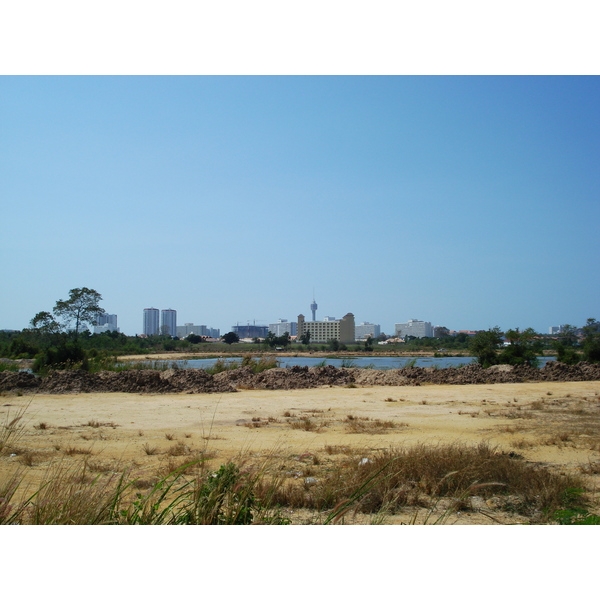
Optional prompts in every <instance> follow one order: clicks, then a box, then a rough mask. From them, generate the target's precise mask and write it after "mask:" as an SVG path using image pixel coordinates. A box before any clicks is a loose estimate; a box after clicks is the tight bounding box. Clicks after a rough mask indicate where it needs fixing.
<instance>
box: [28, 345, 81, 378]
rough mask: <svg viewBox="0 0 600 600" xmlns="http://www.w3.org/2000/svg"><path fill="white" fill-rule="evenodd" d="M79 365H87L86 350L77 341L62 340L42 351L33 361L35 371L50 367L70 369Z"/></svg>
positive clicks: (39, 371) (42, 370)
mask: <svg viewBox="0 0 600 600" xmlns="http://www.w3.org/2000/svg"><path fill="white" fill-rule="evenodd" d="M75 365H78V366H79V367H80V368H86V367H87V357H86V354H85V350H84V349H83V348H82V347H81V346H80V345H79V343H77V342H65V341H63V342H61V343H60V344H59V345H56V346H50V347H49V348H46V349H45V350H43V351H42V352H40V353H39V354H38V355H37V356H36V359H35V361H34V363H33V367H32V369H33V372H34V373H41V372H44V371H47V370H49V369H61V368H62V369H69V368H73V367H74V366H75Z"/></svg>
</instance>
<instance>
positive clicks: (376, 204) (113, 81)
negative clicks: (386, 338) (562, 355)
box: [0, 76, 600, 335]
mask: <svg viewBox="0 0 600 600" xmlns="http://www.w3.org/2000/svg"><path fill="white" fill-rule="evenodd" d="M598 106H600V79H598V77H596V76H569V77H562V76H554V77H540V76H536V77H533V76H522V77H511V76H508V77H506V76H485V77H480V76H471V77H460V76H458V77H444V76H422V77H411V76H353V77H345V76H324V77H313V76H305V77H285V76H267V77H254V76H251V77H238V76H225V77H211V76H191V77H178V76H168V77H159V76H155V77H6V76H4V77H0V125H1V130H2V144H1V145H0V152H1V156H2V167H1V169H2V177H1V178H0V195H1V197H2V199H3V200H2V204H3V209H2V217H3V218H2V223H3V232H2V241H1V242H0V248H1V249H2V250H1V255H2V258H3V278H2V279H3V283H4V285H3V286H2V289H1V291H0V309H1V318H0V329H23V328H25V327H27V326H28V325H29V321H30V319H31V318H32V317H33V316H34V315H35V314H36V313H37V312H39V311H42V310H48V311H50V310H52V308H53V306H54V304H55V302H56V301H57V300H59V299H65V298H66V297H67V296H68V292H69V290H70V289H72V288H77V287H90V288H94V289H96V290H97V291H98V292H99V293H100V294H102V296H103V302H102V303H101V305H102V307H103V308H105V310H106V311H107V312H108V313H115V314H117V315H118V324H119V328H120V329H121V331H122V332H124V333H126V334H128V335H133V334H135V333H141V332H142V313H143V309H144V308H149V307H155V308H158V309H166V308H172V309H175V310H176V311H177V323H178V324H179V325H182V324H184V323H186V322H193V323H194V324H197V325H200V324H203V325H207V326H209V327H214V328H219V329H220V330H221V334H223V333H225V332H227V331H229V330H230V329H231V326H232V325H234V324H236V323H238V322H239V323H240V324H246V323H247V322H253V321H256V322H257V323H260V324H265V325H266V324H269V323H274V322H276V321H277V320H278V319H279V318H284V319H288V320H289V321H293V320H295V319H296V317H297V315H298V314H299V313H302V314H304V315H310V308H309V307H310V303H311V302H312V299H313V290H314V294H315V299H316V301H317V303H318V305H319V308H318V311H317V318H318V319H322V318H323V317H324V316H334V317H336V318H341V317H342V316H343V315H345V314H346V313H348V312H352V313H353V314H354V316H355V320H356V323H357V324H358V323H361V322H363V321H368V322H371V323H376V324H379V325H380V326H381V329H382V331H384V332H385V333H387V334H388V335H390V334H392V333H393V327H394V324H395V323H399V322H406V321H407V320H408V319H418V320H423V321H430V322H431V323H432V324H433V325H440V326H445V327H448V328H449V329H451V330H461V329H488V328H490V327H493V326H496V325H497V326H499V327H500V328H502V329H503V330H506V329H509V328H515V327H520V328H521V329H523V328H526V327H533V328H534V329H535V330H536V331H538V332H540V333H547V331H548V328H549V327H550V326H558V325H561V324H565V323H569V324H572V325H575V326H578V327H580V326H582V325H584V324H585V321H586V319H587V318H589V317H595V318H600V311H598V310H597V306H598V302H597V299H598V297H599V295H600V294H599V292H600V284H599V282H598V276H597V274H598V266H599V265H598V254H599V253H598V241H597V227H598V221H599V217H600V210H599V206H600V202H599V199H600V194H599V192H600V185H599V184H600V173H599V169H598V164H600V135H599V134H600V112H599V111H598Z"/></svg>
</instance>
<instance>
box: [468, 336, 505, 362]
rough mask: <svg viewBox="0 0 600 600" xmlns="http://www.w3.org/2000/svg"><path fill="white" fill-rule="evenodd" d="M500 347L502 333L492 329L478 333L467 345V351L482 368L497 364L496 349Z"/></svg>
mask: <svg viewBox="0 0 600 600" xmlns="http://www.w3.org/2000/svg"><path fill="white" fill-rule="evenodd" d="M501 345H502V331H500V328H499V327H493V328H492V329H488V331H478V332H477V333H476V334H475V335H474V336H473V338H472V339H471V343H470V344H469V350H470V351H471V352H472V354H473V356H476V357H477V362H478V363H479V364H480V365H482V366H483V367H489V366H491V365H495V364H497V363H498V349H499V348H500V346H501Z"/></svg>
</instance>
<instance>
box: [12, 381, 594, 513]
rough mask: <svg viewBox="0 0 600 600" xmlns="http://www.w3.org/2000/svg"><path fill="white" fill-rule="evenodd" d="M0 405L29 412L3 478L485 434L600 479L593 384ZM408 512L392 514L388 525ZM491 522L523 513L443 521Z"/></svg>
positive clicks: (44, 398)
mask: <svg viewBox="0 0 600 600" xmlns="http://www.w3.org/2000/svg"><path fill="white" fill-rule="evenodd" d="M0 402H1V403H0V424H4V423H8V422H9V421H10V420H11V419H12V418H14V416H16V415H18V414H19V411H20V410H22V409H24V408H26V411H25V413H24V416H23V418H22V419H21V421H20V424H21V425H23V428H22V430H21V431H20V437H19V438H18V440H17V441H14V442H13V443H14V446H15V450H14V451H12V452H11V455H7V454H6V453H5V454H4V455H2V456H0V478H2V477H5V476H6V475H7V474H9V473H11V472H13V471H14V470H15V468H22V469H23V470H24V471H25V473H26V477H27V479H28V480H29V481H30V482H31V483H32V484H35V482H38V481H39V480H41V478H42V477H43V476H44V474H45V473H47V472H48V469H49V468H52V466H53V465H55V464H56V463H59V462H60V463H61V464H64V463H69V462H70V461H73V462H75V461H81V460H82V458H83V459H85V460H87V462H88V465H89V468H90V470H91V471H95V472H98V473H108V472H114V471H119V472H121V471H123V470H124V469H125V468H130V469H132V470H133V473H134V475H135V476H137V477H140V479H143V478H144V477H146V476H149V474H151V473H152V474H155V473H156V472H157V469H163V470H166V469H169V468H173V467H176V466H177V465H179V464H182V462H184V461H186V460H189V457H190V456H203V457H205V458H207V459H209V460H210V462H209V463H208V464H209V466H210V468H217V467H218V466H219V464H221V463H224V462H226V461H227V460H228V459H231V458H239V457H244V459H245V460H249V461H261V460H269V461H275V462H278V463H280V467H279V468H281V469H284V470H286V473H288V474H289V476H290V477H307V476H311V475H314V476H317V475H318V469H319V465H321V467H322V466H323V465H326V464H327V462H328V461H330V460H334V459H335V456H336V454H337V453H339V452H342V451H344V450H345V449H348V448H349V449H354V450H355V451H356V452H357V456H358V457H359V458H360V456H362V455H364V456H365V457H366V456H368V455H369V453H370V452H373V451H376V450H378V449H385V448H389V447H390V446H399V445H408V444H415V443H431V444H440V443H441V444H445V443H449V442H455V441H460V442H464V443H468V444H471V443H472V444H477V443H479V442H481V441H488V442H489V443H490V444H492V445H494V446H497V447H498V449H499V450H500V451H504V452H515V453H518V454H520V455H522V456H523V457H524V459H525V460H527V461H531V462H536V463H543V464H545V465H549V466H551V467H552V468H556V469H558V470H562V471H565V472H569V471H571V472H577V473H580V474H581V473H583V474H584V476H585V477H586V480H587V481H588V483H589V485H590V486H591V487H592V488H597V487H598V483H600V475H599V474H598V473H599V472H600V468H598V467H599V466H600V381H591V382H590V381H587V382H560V383H559V382H544V383H518V384H495V385H451V386H450V385H421V386H418V387H412V386H411V387H380V386H378V387H355V388H345V387H329V386H328V387H322V388H318V389H309V390H240V391H239V392H238V393H235V394H172V395H164V394H161V395H158V394H157V395H152V394H148V395H141V394H121V393H110V394H96V393H89V394H64V395H41V394H40V395H37V394H33V395H27V394H25V395H17V394H15V393H4V394H3V395H2V397H1V398H0ZM307 456H310V457H311V459H310V460H309V461H307V460H304V457H307ZM315 457H317V458H315ZM594 511H595V512H598V504H597V496H596V505H595V507H594ZM290 516H291V518H292V519H293V520H294V522H296V523H301V522H306V521H308V520H310V515H308V514H304V513H302V511H296V514H294V515H290ZM408 518H409V517H408V513H407V514H396V515H390V516H388V517H387V518H386V519H385V522H386V523H390V524H393V523H402V522H407V519H408ZM419 518H422V517H418V518H417V519H416V522H419ZM411 519H412V517H411ZM357 522H369V520H368V517H359V518H358V520H357ZM496 522H498V523H516V522H524V520H523V519H522V518H517V517H515V516H513V515H509V514H504V513H498V514H496V515H495V520H492V519H490V518H489V517H488V516H486V515H484V514H481V513H479V512H477V511H474V512H472V511H471V512H468V513H463V514H460V513H459V514H457V515H453V517H452V518H451V519H450V520H449V521H448V523H458V524H470V523H486V524H487V523H489V524H493V523H496Z"/></svg>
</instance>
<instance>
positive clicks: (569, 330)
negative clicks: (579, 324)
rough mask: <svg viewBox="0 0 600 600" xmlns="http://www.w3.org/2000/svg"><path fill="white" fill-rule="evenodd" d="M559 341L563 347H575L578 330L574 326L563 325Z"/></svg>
mask: <svg viewBox="0 0 600 600" xmlns="http://www.w3.org/2000/svg"><path fill="white" fill-rule="evenodd" d="M558 340H559V342H560V343H561V344H562V345H563V346H567V347H572V346H575V345H576V344H577V329H576V328H575V327H573V325H561V326H560V333H559V334H558Z"/></svg>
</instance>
